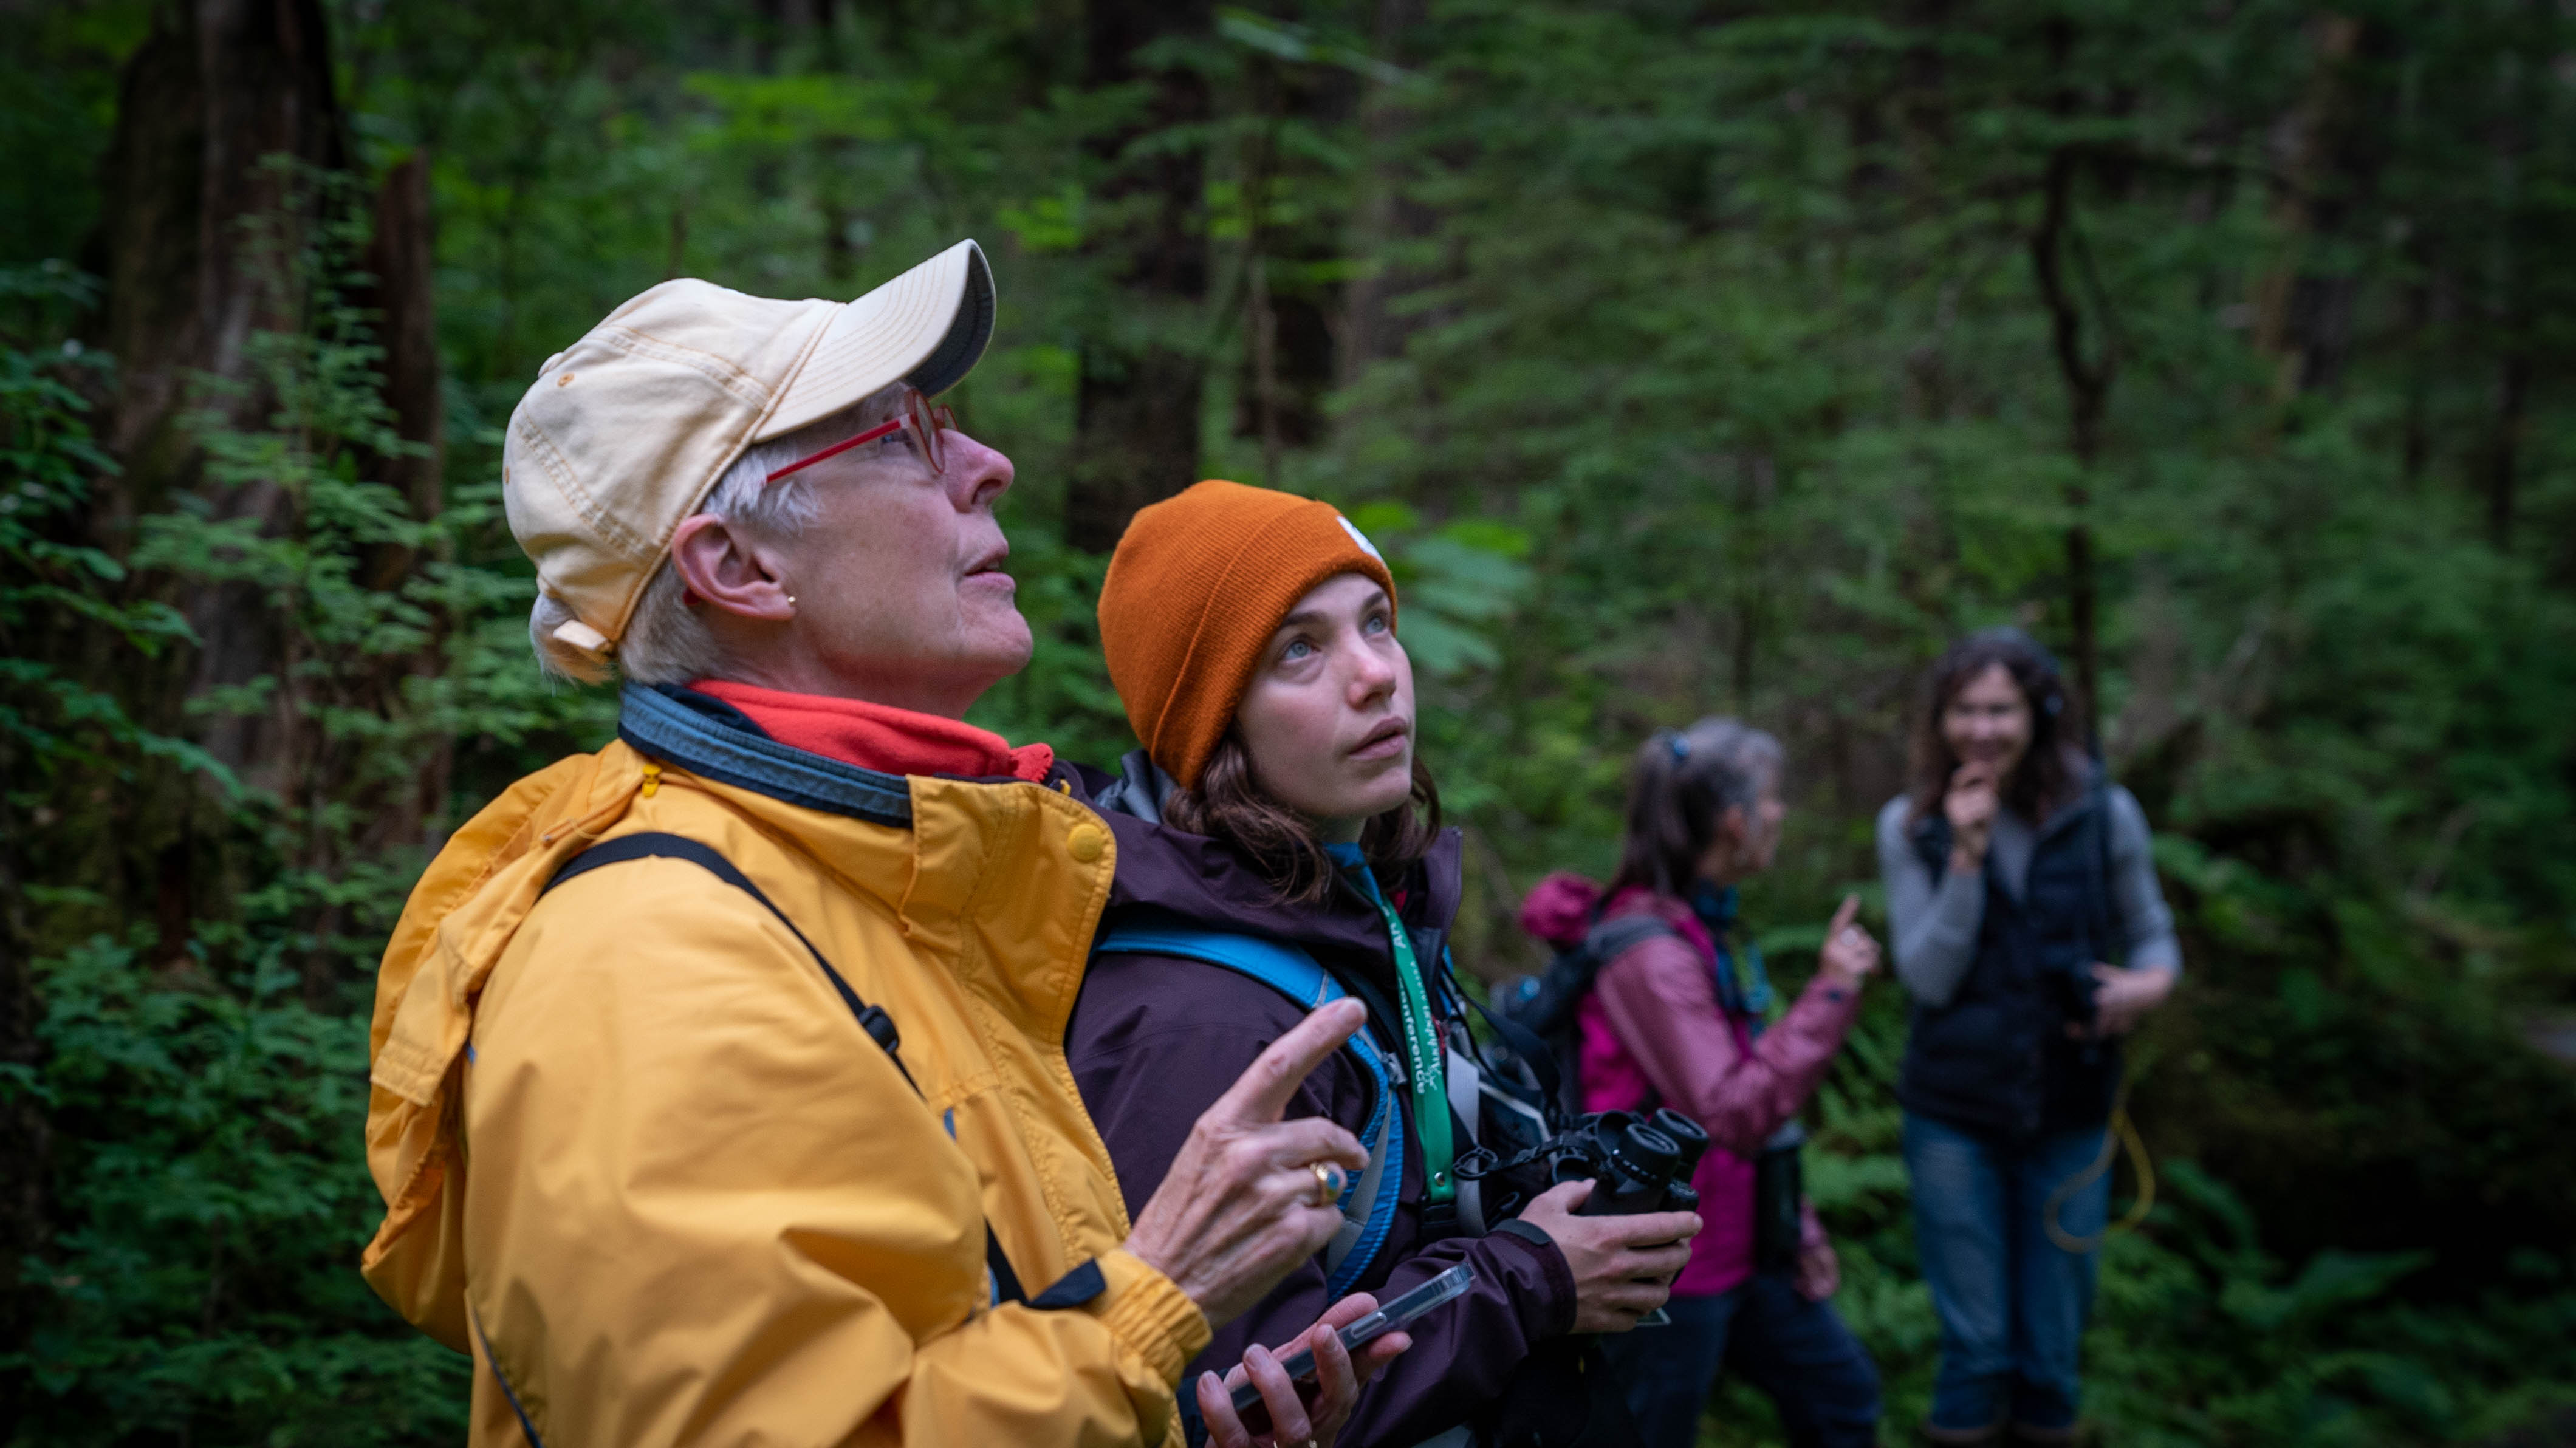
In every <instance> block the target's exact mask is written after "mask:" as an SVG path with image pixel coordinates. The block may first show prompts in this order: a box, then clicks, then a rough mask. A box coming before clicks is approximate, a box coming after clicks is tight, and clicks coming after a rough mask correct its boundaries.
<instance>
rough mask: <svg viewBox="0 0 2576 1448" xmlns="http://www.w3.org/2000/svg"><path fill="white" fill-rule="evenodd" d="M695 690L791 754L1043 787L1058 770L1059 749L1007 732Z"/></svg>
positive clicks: (806, 698) (849, 703)
mask: <svg viewBox="0 0 2576 1448" xmlns="http://www.w3.org/2000/svg"><path fill="white" fill-rule="evenodd" d="M689 687H690V688H692V689H695V690H697V691H698V692H699V693H701V694H704V695H706V696H707V697H709V698H712V699H722V700H723V701H725V702H726V703H728V704H731V705H732V706H734V707H735V708H737V709H740V710H741V711H742V712H743V713H745V714H748V715H750V716H751V722H753V723H755V724H757V725H759V726H760V727H761V728H763V729H765V730H767V731H769V737H770V738H772V739H775V740H777V741H778V742H779V743H781V744H784V745H786V746H788V747H789V748H791V749H802V750H804V751H806V752H807V753H809V754H819V755H822V756H823V757H824V758H826V759H837V760H839V761H841V762H842V763H843V764H855V765H857V766H858V767H859V768H861V769H873V770H877V771H878V772H880V773H884V774H954V775H962V776H964V777H965V778H968V779H998V778H1003V777H1008V778H1013V779H1025V780H1029V781H1031V782H1032V783H1042V782H1044V781H1045V779H1046V777H1047V771H1049V770H1051V769H1053V768H1054V767H1055V750H1054V748H1053V747H1051V746H1049V745H1045V744H1023V745H1021V746H1020V747H1019V748H1017V749H1014V748H1012V747H1011V744H1010V741H1009V740H1007V739H1004V738H1003V737H1002V736H1001V735H999V734H996V733H994V732H993V731H991V730H990V729H978V728H976V727H975V726H974V725H972V724H969V723H966V722H965V721H963V720H960V719H943V718H941V717H939V716H938V715H936V714H916V713H914V712H913V711H911V710H910V709H896V708H891V707H889V706H887V705H884V704H871V703H869V702H867V701H866V700H864V699H835V698H831V697H829V696H827V695H822V694H791V693H788V692H786V691H785V690H783V689H761V688H755V687H753V686H752V685H750V684H735V683H729V682H727V681H725V680H723V679H700V680H699V681H697V682H696V683H694V684H691V685H690V686H689Z"/></svg>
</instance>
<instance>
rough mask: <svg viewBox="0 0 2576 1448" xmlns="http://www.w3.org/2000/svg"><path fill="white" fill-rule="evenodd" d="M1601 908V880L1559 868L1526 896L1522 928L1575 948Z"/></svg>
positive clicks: (1562, 946) (1555, 943)
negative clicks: (1586, 877) (1587, 877)
mask: <svg viewBox="0 0 2576 1448" xmlns="http://www.w3.org/2000/svg"><path fill="white" fill-rule="evenodd" d="M1600 908H1601V886H1600V885H1599V884H1598V883H1596V882H1594V881H1592V880H1588V879H1585V878H1584V877H1583V876H1581V875H1578V874H1575V873H1574V872H1573V871H1571V870H1559V871H1557V872H1556V873H1554V874H1552V875H1550V876H1548V877H1547V878H1546V879H1544V880H1541V881H1539V882H1538V883H1537V884H1536V885H1533V886H1531V887H1530V892H1529V894H1528V895H1526V896H1524V897H1522V899H1521V929H1523V930H1525V931H1528V932H1529V933H1530V934H1531V935H1532V936H1535V937H1536V938H1538V939H1540V940H1543V941H1545V942H1547V943H1548V944H1550V945H1553V946H1555V947H1556V948H1557V949H1559V950H1572V949H1573V948H1574V947H1576V946H1578V945H1581V944H1582V943H1583V937H1584V936H1586V935H1589V934H1591V933H1592V917H1593V915H1594V914H1595V912H1597V911H1599V910H1600Z"/></svg>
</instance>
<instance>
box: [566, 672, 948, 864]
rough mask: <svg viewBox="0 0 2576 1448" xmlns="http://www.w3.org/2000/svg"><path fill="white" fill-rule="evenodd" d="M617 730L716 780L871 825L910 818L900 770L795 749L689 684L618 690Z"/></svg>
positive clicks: (640, 746) (641, 748)
mask: <svg viewBox="0 0 2576 1448" xmlns="http://www.w3.org/2000/svg"><path fill="white" fill-rule="evenodd" d="M701 701H703V702H701ZM617 737H618V738H620V739H623V740H625V741H626V743H627V744H628V745H629V746H630V747H632V748H633V749H634V750H636V752H638V753H640V754H644V755H648V756H650V757H652V758H655V759H665V760H669V761H670V762H671V763H673V764H676V765H678V766H680V767H681V768H682V769H685V770H687V771H689V772H690V773H691V774H695V775H700V776H703V777H704V778H707V779H712V780H715V781H716V782H717V783H719V784H730V785H733V786H734V787H735V788H737V789H748V790H753V791H756V792H758V793H760V794H765V795H768V796H770V797H771V798H773V799H778V800H783V801H785V802H786V803H788V804H793V805H802V806H803V807H805V808H807V809H818V810H825V811H828V812H830V813H833V814H842V815H851V816H854V817H856V818H859V819H863V820H866V821H867V822H868V823H870V824H879V825H891V826H893V827H894V828H896V829H909V828H910V827H911V825H912V789H911V786H910V785H908V784H906V783H905V781H904V777H903V776H902V775H899V774H883V773H880V772H878V771H876V770H873V769H861V768H860V767H859V766H857V765H855V764H843V763H841V762H840V761H839V760H836V759H826V758H824V757H823V756H822V755H819V754H809V753H807V752H806V751H804V750H802V749H791V748H789V747H788V746H786V745H784V744H781V743H779V742H778V741H776V740H774V739H771V738H769V737H768V736H766V735H764V734H762V733H761V732H760V727H759V726H758V725H756V724H753V723H752V722H751V720H750V719H749V718H748V717H746V716H745V715H744V714H743V713H742V712H741V711H740V710H738V709H735V708H734V707H733V706H732V705H730V704H727V703H725V702H724V701H722V700H720V699H715V698H711V697H709V696H707V695H705V694H699V693H696V692H694V691H692V690H688V689H679V688H670V689H664V688H648V687H642V686H638V685H635V684H628V685H627V686H626V687H625V688H624V689H623V690H622V691H620V693H619V695H618V715H617Z"/></svg>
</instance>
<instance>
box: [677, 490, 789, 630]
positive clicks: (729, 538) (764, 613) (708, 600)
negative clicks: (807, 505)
mask: <svg viewBox="0 0 2576 1448" xmlns="http://www.w3.org/2000/svg"><path fill="white" fill-rule="evenodd" d="M671 566H672V567H673V568H676V569H678V570H679V572H680V582H681V583H682V584H684V585H686V586H687V588H688V590H689V596H690V597H691V598H692V599H695V600H696V601H698V602H700V603H704V604H707V605H709V606H711V607H715V608H720V609H723V610H724V611H725V612H727V613H730V614H733V615H735V616H737V617H740V618H755V619H761V620H764V621H767V622H771V623H784V622H786V621H787V620H789V619H791V618H794V617H795V616H796V599H795V597H794V595H792V594H790V593H789V592H788V591H787V585H786V583H785V582H784V581H783V580H782V579H781V578H780V577H779V573H778V568H777V565H776V563H775V561H774V560H772V559H770V558H768V557H766V556H764V555H763V553H762V552H761V551H760V550H759V549H758V548H757V547H756V546H755V545H754V544H753V543H752V542H751V540H750V539H748V538H745V537H743V536H742V535H740V534H739V533H737V532H735V531H734V529H733V527H732V526H731V525H730V524H728V523H726V522H725V520H724V519H722V518H719V517H717V516H716V515H714V514H713V513H698V514H695V515H692V516H690V517H687V518H683V519H681V520H680V526H679V529H678V531H676V532H674V533H673V534H672V535H671Z"/></svg>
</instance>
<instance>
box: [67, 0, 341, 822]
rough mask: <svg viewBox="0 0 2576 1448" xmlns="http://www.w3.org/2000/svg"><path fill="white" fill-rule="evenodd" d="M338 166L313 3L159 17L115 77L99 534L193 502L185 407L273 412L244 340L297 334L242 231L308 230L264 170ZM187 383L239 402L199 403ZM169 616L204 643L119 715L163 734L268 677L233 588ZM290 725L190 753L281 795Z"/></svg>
mask: <svg viewBox="0 0 2576 1448" xmlns="http://www.w3.org/2000/svg"><path fill="white" fill-rule="evenodd" d="M343 155H344V149H343V142H342V135H341V118H340V112H339V108H338V105H337V104H336V102H335V101H334V99H333V92H332V83H331V57H330V46H329V42H328V39H327V37H326V33H325V30H324V21H323V14H322V8H321V5H320V3H319V0H194V3H193V4H190V5H185V6H181V7H176V8H174V9H171V10H165V11H163V12H162V13H161V16H160V18H159V21H158V23H157V25H156V28H155V30H154V33H153V35H152V37H151V38H150V39H149V40H147V41H146V42H145V43H144V45H143V47H142V48H141V49H140V50H139V51H137V52H136V54H135V56H134V58H133V59H132V60H131V61H130V62H129V63H128V65H127V70H126V75H125V85H124V94H123V96H122V98H121V101H120V105H119V108H118V113H117V131H116V137H115V140H114V141H113V143H112V144H111V146H110V151H109V164H108V172H107V174H108V178H109V184H108V193H107V196H106V205H105V209H104V214H103V217H102V228H103V231H104V233H105V236H106V238H107V254H108V275H107V284H108V285H107V338H106V340H107V344H108V346H109V348H110V349H111V350H112V351H113V352H114V354H115V356H116V359H117V365H118V369H119V374H120V386H119V393H118V397H117V401H116V405H115V407H114V408H113V409H112V410H111V412H110V414H109V417H108V423H107V429H106V434H105V440H106V442H107V444H108V447H109V450H110V451H111V452H112V453H114V454H115V456H116V457H117V458H118V460H119V461H120V462H122V463H123V464H124V466H125V475H124V477H123V478H122V479H121V480H119V481H118V482H116V483H115V484H113V485H111V486H109V487H107V488H104V489H102V490H101V492H100V494H99V507H100V509H101V511H102V513H103V514H104V515H105V516H104V518H103V522H104V523H105V524H106V526H105V527H103V528H101V529H100V532H101V534H102V536H103V537H105V538H107V539H109V540H110V541H111V542H112V543H113V542H118V541H122V540H123V538H124V537H125V536H126V534H127V530H129V529H130V528H131V526H132V524H133V521H134V519H136V518H137V517H140V516H142V515H143V514H145V513H150V512H156V511H159V510H160V509H161V508H163V507H164V506H166V505H167V503H168V501H169V500H170V499H171V498H172V497H173V496H175V495H176V494H179V493H183V492H194V491H197V490H198V488H199V485H200V483H201V479H202V472H201V463H202V460H201V458H200V457H199V455H198V451H197V446H196V443H195V441H194V433H193V431H192V428H191V426H190V423H189V414H190V413H191V412H192V411H193V410H195V409H196V408H198V407H201V406H208V405H212V406H215V407H216V408H217V409H218V410H219V411H220V412H221V413H223V414H224V415H225V417H226V418H227V420H229V421H231V422H233V423H235V424H237V425H244V426H256V425H257V424H258V423H259V422H260V420H262V419H264V418H265V417H266V416H267V414H268V412H269V411H270V409H271V407H272V406H273V401H272V399H270V398H269V397H267V396H266V395H264V392H263V390H262V389H261V388H259V387H258V386H257V383H258V379H257V378H255V377H252V376H249V375H248V371H249V369H248V366H247V359H246V357H245V350H244V349H245V348H246V346H247V344H248V343H249V341H250V338H251V335H252V334H253V333H254V332H256V331H259V330H262V329H269V328H291V327H293V326H295V325H296V324H297V320H298V319H297V317H296V315H295V313H294V310H293V305H294V304H293V300H292V299H291V298H288V297H284V296H280V295H279V294H278V290H277V288H276V287H275V285H274V278H273V276H272V274H271V273H272V269H271V268H269V267H265V266H262V265H259V264H258V262H257V257H256V254H255V250H254V248H255V245H256V243H255V242H254V241H253V239H252V237H251V235H250V230H249V226H248V223H249V222H251V221H252V220H253V219H268V220H271V221H272V222H273V223H274V224H277V225H280V226H284V227H289V228H291V227H295V226H299V225H305V224H309V223H310V222H311V221H312V219H313V218H312V217H311V216H310V215H309V214H302V215H299V214H297V213H298V212H299V211H306V210H307V209H308V208H309V207H310V205H311V204H312V203H311V199H310V197H309V195H307V194H304V193H309V192H310V190H311V188H310V187H308V186H304V185H302V184H301V183H300V182H299V181H298V179H297V178H295V177H293V176H291V175H289V174H286V173H284V172H281V171H280V170H279V169H277V168H276V167H275V166H273V165H272V164H270V162H269V158H271V157H278V156H282V157H286V158H290V159H291V160H292V161H294V162H296V163H300V164H302V165H304V166H307V167H312V168H320V169H323V170H335V169H338V168H339V167H340V165H341V163H342V159H343ZM281 239H282V240H285V241H287V242H289V243H290V244H292V242H293V240H294V238H293V237H291V236H289V237H285V238H281ZM199 373H203V374H209V375H211V376H213V377H217V378H221V379H225V380H227V381H230V382H234V383H239V384H243V385H244V389H245V390H244V391H242V392H241V393H239V394H238V395H236V396H233V397H230V398H225V399H218V398H215V397H213V396H211V395H207V396H198V395H195V394H194V392H193V378H194V376H195V375H196V374H199ZM207 501H208V502H209V503H210V504H211V505H212V516H213V517H214V518H216V519H218V520H231V519H236V518H244V517H248V518H256V519H258V520H260V523H261V525H262V528H263V530H268V529H273V528H275V527H277V526H279V525H281V524H282V523H283V522H284V519H285V510H286V507H287V505H288V501H289V500H288V499H287V498H286V497H285V495H284V494H283V492H282V490H280V489H278V488H276V487H274V486H270V485H263V484H251V485H248V486H244V487H241V488H239V489H236V490H233V491H232V492H231V493H229V494H228V495H227V496H223V497H216V498H209V499H208V500H207ZM173 602H175V603H176V604H177V606H178V608H179V609H180V611H181V613H183V614H184V615H185V616H186V617H187V619H188V622H189V624H190V626H191V627H193V628H194V629H195V630H196V633H197V637H198V640H199V644H200V647H199V650H198V652H197V656H196V659H195V660H194V664H195V672H194V677H193V678H188V677H180V678H174V679H166V680H163V681H162V685H161V687H160V688H159V689H158V690H157V691H154V692H157V693H158V694H159V696H160V697H159V698H157V699H151V700H133V699H130V701H129V703H130V706H131V705H133V704H140V705H141V707H140V708H138V709H137V711H136V712H137V713H138V714H139V716H140V717H141V718H142V719H143V721H144V722H145V723H147V724H150V725H154V726H156V727H164V728H170V729H173V730H175V729H176V728H177V727H178V712H177V706H178V705H179V703H180V702H181V696H182V695H184V694H188V693H196V692H202V691H203V690H205V689H208V688H212V687H218V686H223V685H231V684H241V683H245V682H248V681H249V680H252V679H255V678H258V677H260V676H262V675H264V674H266V673H268V672H270V670H271V669H272V667H273V665H274V662H275V660H276V659H277V657H278V654H279V650H280V640H279V639H278V637H277V633H276V626H275V622H274V620H273V619H272V618H270V616H269V612H268V610H267V609H266V608H265V607H264V606H263V603H262V601H261V600H260V599H259V597H258V596H257V594H256V593H255V592H254V591H253V590H251V589H250V588H248V587H246V586H242V585H210V586H199V587H191V588H189V589H186V590H184V591H183V592H182V594H181V595H180V596H179V597H178V598H176V599H174V600H173ZM120 692H127V691H123V690H121V691H120ZM156 706H157V707H156ZM285 723H286V721H282V720H277V719H271V718H266V717H249V718H243V717H226V718H219V719H217V720H215V721H213V722H212V723H210V724H208V725H207V726H205V728H204V729H203V730H202V731H201V733H202V742H203V743H204V744H205V745H206V747H207V748H208V750H209V751H210V752H211V753H212V754H213V755H214V756H215V757H216V758H217V759H218V760H220V761H222V762H223V763H224V764H226V765H228V766H230V767H231V768H233V769H234V770H235V771H236V772H238V773H240V774H242V775H243V777H244V778H246V779H248V780H250V781H251V782H253V783H255V784H259V785H262V786H265V787H270V788H276V787H278V786H280V785H282V784H284V783H285V780H284V778H283V777H282V775H281V774H280V772H279V770H278V768H277V765H278V764H279V762H280V760H281V758H282V755H281V752H280V751H281V750H282V748H283V745H284V735H285V734H286V732H287V730H286V728H285V727H284V726H285Z"/></svg>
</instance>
